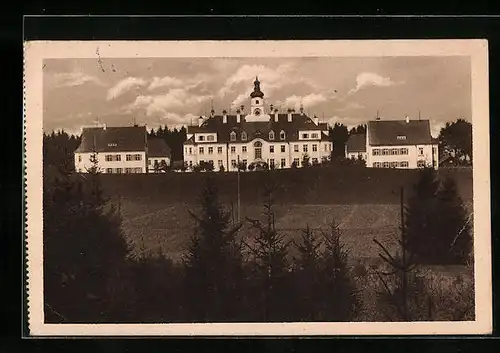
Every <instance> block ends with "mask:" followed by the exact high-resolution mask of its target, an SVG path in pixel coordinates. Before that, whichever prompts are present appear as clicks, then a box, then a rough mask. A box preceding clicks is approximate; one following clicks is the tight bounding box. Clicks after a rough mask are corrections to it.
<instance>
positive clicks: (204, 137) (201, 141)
mask: <svg viewBox="0 0 500 353" xmlns="http://www.w3.org/2000/svg"><path fill="white" fill-rule="evenodd" d="M249 100H250V109H249V110H248V111H245V106H243V105H242V106H241V107H240V108H238V109H237V110H236V114H228V112H227V110H223V111H222V112H221V113H222V114H220V115H216V114H215V111H214V109H212V110H211V112H210V116H208V117H200V118H199V119H198V125H197V126H189V127H188V130H187V140H186V142H185V143H184V164H185V166H186V167H187V169H188V170H193V168H194V167H195V166H197V165H202V164H205V163H210V164H212V165H213V166H214V170H216V171H217V170H221V169H222V170H225V171H237V170H238V166H240V167H241V166H242V165H245V166H246V167H245V169H246V168H248V167H250V166H251V165H253V166H255V167H257V168H258V166H263V165H264V166H266V165H267V166H268V167H269V168H275V169H284V168H291V167H293V166H295V167H301V166H303V165H305V163H307V164H311V165H313V164H318V163H322V162H324V161H325V160H326V159H327V158H328V157H329V156H330V154H331V152H332V149H333V144H332V142H330V140H329V138H328V124H327V123H324V122H319V119H318V118H317V117H315V116H314V117H312V118H310V117H308V116H307V115H306V114H305V113H304V109H303V108H302V107H301V108H300V110H299V112H298V113H297V112H295V110H294V109H288V110H287V112H280V111H279V109H277V108H276V107H274V106H273V105H272V104H270V105H267V104H266V102H265V100H264V93H263V92H262V91H261V89H260V81H259V80H258V78H256V79H255V81H254V89H253V92H252V93H251V94H250V97H249ZM250 169H252V168H251V167H250Z"/></svg>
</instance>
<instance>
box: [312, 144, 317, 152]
mask: <svg viewBox="0 0 500 353" xmlns="http://www.w3.org/2000/svg"><path fill="white" fill-rule="evenodd" d="M313 152H318V145H316V144H315V145H313Z"/></svg>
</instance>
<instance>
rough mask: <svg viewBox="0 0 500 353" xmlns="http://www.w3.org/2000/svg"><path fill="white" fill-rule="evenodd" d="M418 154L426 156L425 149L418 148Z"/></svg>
mask: <svg viewBox="0 0 500 353" xmlns="http://www.w3.org/2000/svg"><path fill="white" fill-rule="evenodd" d="M418 154H419V155H421V156H423V155H424V148H423V147H419V148H418Z"/></svg>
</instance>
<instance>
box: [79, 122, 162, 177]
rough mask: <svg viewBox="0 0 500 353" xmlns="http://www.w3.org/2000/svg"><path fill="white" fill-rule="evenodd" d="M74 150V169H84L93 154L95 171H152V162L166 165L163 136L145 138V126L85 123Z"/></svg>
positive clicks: (89, 163)
mask: <svg viewBox="0 0 500 353" xmlns="http://www.w3.org/2000/svg"><path fill="white" fill-rule="evenodd" d="M81 138H82V140H81V143H80V145H79V146H78V148H77V149H76V151H75V170H76V171H77V172H78V173H86V172H87V171H88V170H89V169H90V168H91V167H92V166H93V163H92V161H91V156H92V155H94V154H95V155H96V157H97V162H98V167H99V171H100V172H101V173H107V174H122V173H127V174H128V173H147V172H153V171H154V168H153V165H154V162H155V161H159V162H160V163H161V161H162V160H163V161H165V164H167V165H170V149H169V148H168V146H167V145H166V143H165V141H164V140H163V139H150V140H148V135H147V130H146V127H145V126H137V125H134V126H125V127H123V126H120V127H106V125H102V126H99V127H86V128H83V129H82V135H81Z"/></svg>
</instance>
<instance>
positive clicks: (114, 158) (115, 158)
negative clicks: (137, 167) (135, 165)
mask: <svg viewBox="0 0 500 353" xmlns="http://www.w3.org/2000/svg"><path fill="white" fill-rule="evenodd" d="M104 159H105V160H106V162H120V161H121V160H122V156H121V155H120V154H107V155H105V156H104ZM125 159H126V160H127V161H140V160H142V155H140V154H127V155H125ZM81 161H82V156H81V155H78V162H81Z"/></svg>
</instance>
